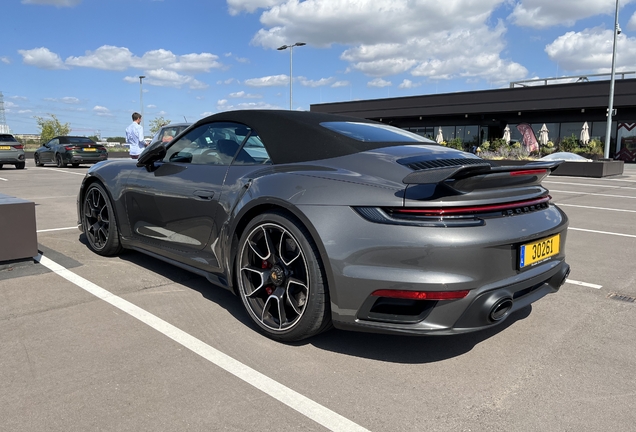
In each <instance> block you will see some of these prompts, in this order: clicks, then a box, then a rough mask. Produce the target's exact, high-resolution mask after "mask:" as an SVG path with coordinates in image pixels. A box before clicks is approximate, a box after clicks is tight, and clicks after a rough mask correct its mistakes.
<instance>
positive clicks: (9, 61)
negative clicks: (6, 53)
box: [0, 57, 11, 64]
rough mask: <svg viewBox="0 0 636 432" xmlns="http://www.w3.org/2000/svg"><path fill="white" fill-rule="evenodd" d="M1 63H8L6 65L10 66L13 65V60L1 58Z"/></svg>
mask: <svg viewBox="0 0 636 432" xmlns="http://www.w3.org/2000/svg"><path fill="white" fill-rule="evenodd" d="M0 61H1V62H2V63H6V64H10V63H11V59H10V58H9V57H0Z"/></svg>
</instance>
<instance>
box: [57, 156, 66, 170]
mask: <svg viewBox="0 0 636 432" xmlns="http://www.w3.org/2000/svg"><path fill="white" fill-rule="evenodd" d="M55 162H56V164H57V167H58V168H66V162H64V159H62V155H61V154H58V155H57V156H55Z"/></svg>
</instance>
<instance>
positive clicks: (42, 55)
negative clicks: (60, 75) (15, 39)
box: [18, 47, 68, 70]
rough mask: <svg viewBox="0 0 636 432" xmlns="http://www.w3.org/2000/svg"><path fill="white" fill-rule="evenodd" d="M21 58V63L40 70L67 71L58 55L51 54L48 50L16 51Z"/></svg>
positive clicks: (42, 48)
mask: <svg viewBox="0 0 636 432" xmlns="http://www.w3.org/2000/svg"><path fill="white" fill-rule="evenodd" d="M18 53H19V54H20V55H21V56H22V62H23V63H24V64H27V65H29V66H35V67H37V68H40V69H51V70H53V69H68V67H67V66H66V65H65V64H64V62H63V61H62V59H61V58H60V56H59V55H57V54H55V53H52V52H51V51H49V49H48V48H44V47H41V48H33V49H30V50H18Z"/></svg>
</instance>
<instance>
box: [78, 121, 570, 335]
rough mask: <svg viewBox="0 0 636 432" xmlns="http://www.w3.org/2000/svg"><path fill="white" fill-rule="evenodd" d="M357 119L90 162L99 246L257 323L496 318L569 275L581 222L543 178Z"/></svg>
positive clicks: (539, 166) (293, 326) (92, 244)
mask: <svg viewBox="0 0 636 432" xmlns="http://www.w3.org/2000/svg"><path fill="white" fill-rule="evenodd" d="M559 163H560V162H535V163H531V164H527V165H523V166H496V165H493V164H491V163H490V162H489V161H486V160H483V159H480V158H479V157H477V156H475V155H473V154H470V153H465V152H461V151H459V150H455V149H451V148H447V147H443V146H440V145H438V144H436V143H435V142H433V141H430V140H428V139H426V138H423V137H421V136H419V135H416V134H413V133H410V132H407V131H405V130H402V129H398V128H395V127H392V126H388V125H386V124H383V123H378V122H374V121H369V120H365V119H360V118H352V117H343V116H336V115H330V114H322V113H312V112H297V111H275V110H246V111H231V112H225V113H219V114H215V115H212V116H209V117H206V118H204V119H201V120H199V121H198V122H196V123H194V124H193V125H191V126H190V127H188V128H187V129H186V130H184V131H183V132H181V133H180V134H179V135H178V136H177V137H175V139H174V140H172V141H171V142H170V143H168V144H165V143H161V142H157V143H155V144H153V145H151V146H149V147H148V148H146V149H145V150H144V152H143V153H142V154H141V155H140V157H139V159H138V160H136V161H135V160H128V159H126V160H108V161H105V162H100V163H98V164H97V165H95V166H93V167H91V168H90V169H89V170H88V172H87V174H86V177H85V178H84V180H83V182H82V185H81V188H80V191H79V195H78V201H77V203H78V206H77V207H78V223H79V227H80V230H81V231H82V232H83V233H84V234H85V236H86V240H87V244H88V247H89V248H90V249H91V250H92V251H94V252H95V253H97V254H100V255H105V256H112V255H116V254H117V253H119V252H120V251H121V250H122V249H123V248H125V249H133V250H136V251H139V252H142V253H145V254H149V255H151V256H153V257H155V258H157V259H160V260H164V261H166V262H168V263H171V264H174V265H176V266H179V267H181V268H185V269H187V270H190V271H192V272H194V273H197V274H200V275H202V276H204V277H205V278H207V279H208V280H209V281H210V282H212V283H213V284H215V285H218V286H220V287H223V288H226V289H228V290H231V291H232V292H234V293H235V294H236V295H237V296H238V297H239V298H240V300H241V302H242V303H243V305H244V306H245V309H246V311H247V314H248V315H249V317H250V318H251V319H252V320H253V322H254V324H255V327H256V328H258V329H259V330H260V331H262V332H263V333H264V334H266V335H267V336H268V337H271V338H273V339H276V340H279V341H286V342H289V341H297V340H301V339H304V338H307V337H310V336H313V335H316V334H318V333H320V332H322V331H324V330H326V329H329V328H331V327H336V328H340V329H347V330H359V331H372V332H382V333H401V334H428V335H433V334H436V335H448V334H456V333H463V332H469V331H477V330H481V329H486V328H489V327H491V326H494V325H497V324H499V323H501V322H503V321H504V320H505V319H506V318H507V317H508V316H509V315H510V314H511V313H512V312H514V311H515V310H518V309H520V308H523V307H525V306H527V305H529V304H531V303H532V302H534V301H536V300H538V299H540V298H542V297H544V296H545V295H547V294H549V293H554V292H556V291H557V290H558V289H559V288H560V286H561V285H562V284H563V283H564V282H565V280H566V278H567V276H568V273H569V266H568V264H566V262H565V242H566V235H567V226H568V219H567V217H566V215H565V214H564V213H563V212H562V211H561V210H560V209H559V208H558V207H557V206H555V205H554V204H553V203H552V202H551V197H550V195H549V192H548V190H547V189H546V188H545V187H543V186H542V185H541V181H542V180H543V179H544V178H545V177H546V176H548V175H549V174H550V172H551V171H552V170H554V169H555V168H556V167H557V166H558V164H559Z"/></svg>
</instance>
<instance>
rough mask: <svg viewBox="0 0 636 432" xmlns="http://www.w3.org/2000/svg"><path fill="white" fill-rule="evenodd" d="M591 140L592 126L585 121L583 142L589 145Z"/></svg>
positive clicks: (582, 132)
mask: <svg viewBox="0 0 636 432" xmlns="http://www.w3.org/2000/svg"><path fill="white" fill-rule="evenodd" d="M589 142H590V127H589V126H588V125H587V122H585V123H583V129H581V144H583V145H587V144H588V143H589Z"/></svg>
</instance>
